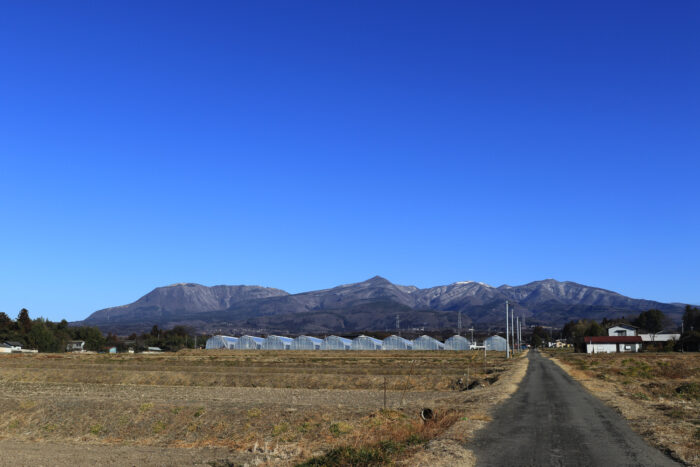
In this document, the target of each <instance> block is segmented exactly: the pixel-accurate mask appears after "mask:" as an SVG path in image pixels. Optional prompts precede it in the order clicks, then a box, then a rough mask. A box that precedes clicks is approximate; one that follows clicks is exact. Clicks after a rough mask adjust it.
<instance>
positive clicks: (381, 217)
mask: <svg viewBox="0 0 700 467" xmlns="http://www.w3.org/2000/svg"><path fill="white" fill-rule="evenodd" d="M699 31H700V2H697V1H695V0H692V1H674V2H659V1H653V2H645V1H619V2H609V1H600V2H591V1H586V2H577V3H574V2H562V1H551V2H537V1H533V2H523V1H513V2H498V1H497V2H466V1H458V2H405V1H398V2H378V1H375V0H372V1H366V2H344V3H341V2H322V1H316V2H311V1H300V2H288V1H284V2H272V1H265V2H227V1H219V2H211V1H209V2H207V1H196V2H195V1H190V2H174V1H167V2H143V1H131V2H129V1H119V2H107V1H102V2H85V1H79V2H69V1H55V2H44V1H21V0H16V1H7V2H3V5H2V14H1V15H0V162H1V165H0V311H4V312H6V313H8V314H9V315H10V316H12V317H15V316H17V313H18V311H19V309H20V308H21V307H26V308H28V309H29V311H30V315H31V316H45V317H48V318H50V319H54V320H58V319H61V318H64V317H65V318H67V319H69V320H76V319H82V318H84V317H86V316H87V315H88V314H89V313H91V312H92V311H95V310H97V309H100V308H105V307H108V306H114V305H121V304H125V303H129V302H131V301H134V300H136V299H137V298H139V297H140V296H141V295H143V294H145V293H147V292H149V291H150V290H151V289H153V288H155V287H157V286H161V285H167V284H170V283H174V282H198V283H202V284H205V285H216V284H260V285H266V286H273V287H279V288H283V289H285V290H288V291H290V292H299V291H304V290H310V289H318V288H325V287H330V286H334V285H337V284H340V283H348V282H355V281H361V280H364V279H367V278H369V277H371V276H373V275H375V274H379V275H382V276H385V277H387V278H388V279H390V280H392V281H393V282H396V283H401V284H415V285H417V286H420V287H427V286H432V285H438V284H445V283H451V282H454V281H458V280H477V281H483V282H487V283H490V284H493V285H501V284H504V283H507V284H511V285H514V284H522V283H526V282H530V281H533V280H539V279H544V278H549V277H552V278H556V279H559V280H572V281H577V282H581V283H584V284H589V285H595V286H600V287H604V288H608V289H612V290H615V291H618V292H621V293H624V294H626V295H630V296H633V297H643V298H649V299H656V300H662V301H678V302H692V303H700V268H699V267H698V265H699V264H700V215H699V214H700V186H699V183H700V176H699V175H700V32H699Z"/></svg>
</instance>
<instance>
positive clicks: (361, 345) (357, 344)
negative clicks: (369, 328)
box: [350, 335, 382, 350]
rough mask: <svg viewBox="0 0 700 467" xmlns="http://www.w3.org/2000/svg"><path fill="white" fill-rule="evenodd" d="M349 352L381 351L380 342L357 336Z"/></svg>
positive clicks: (372, 338)
mask: <svg viewBox="0 0 700 467" xmlns="http://www.w3.org/2000/svg"><path fill="white" fill-rule="evenodd" d="M350 349H351V350H382V341H380V340H379V339H375V338H374V337H369V336H364V335H363V336H358V337H356V338H354V339H353V340H352V346H351V347H350Z"/></svg>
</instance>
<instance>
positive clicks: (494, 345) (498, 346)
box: [484, 336, 508, 352]
mask: <svg viewBox="0 0 700 467" xmlns="http://www.w3.org/2000/svg"><path fill="white" fill-rule="evenodd" d="M507 345H508V344H507V341H506V339H505V338H503V337H501V336H491V337H487V338H486V339H484V347H486V350H497V351H499V352H505V351H506V346H507Z"/></svg>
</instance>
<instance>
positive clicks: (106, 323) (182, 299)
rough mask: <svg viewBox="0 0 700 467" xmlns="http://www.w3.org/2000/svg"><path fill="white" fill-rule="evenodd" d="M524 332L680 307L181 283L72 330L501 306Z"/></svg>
mask: <svg viewBox="0 0 700 467" xmlns="http://www.w3.org/2000/svg"><path fill="white" fill-rule="evenodd" d="M506 300H508V301H509V302H510V303H511V304H512V305H513V306H514V307H515V311H516V315H519V316H522V317H523V319H524V320H525V323H526V325H534V324H542V325H550V326H562V325H563V324H565V323H566V322H568V321H570V320H575V319H583V318H591V319H597V320H600V319H602V318H605V317H607V318H616V317H620V316H636V315H637V314H638V313H639V312H641V311H645V310H648V309H651V308H657V309H660V310H662V311H663V312H665V313H666V314H667V315H668V316H669V317H670V318H671V319H672V320H674V321H676V322H678V321H680V317H681V315H682V313H683V305H681V304H678V303H660V302H655V301H651V300H642V299H634V298H629V297H625V296H623V295H621V294H619V293H616V292H612V291H609V290H605V289H600V288H597V287H589V286H585V285H581V284H577V283H575V282H559V281H557V280H554V279H546V280H542V281H536V282H531V283H529V284H525V285H520V286H509V285H502V286H500V287H492V286H490V285H488V284H484V283H481V282H472V281H465V282H455V283H453V284H450V285H443V286H437V287H430V288H426V289H420V288H418V287H415V286H404V285H397V284H392V283H391V282H390V281H388V280H387V279H384V278H383V277H379V276H376V277H373V278H371V279H369V280H366V281H364V282H358V283H353V284H346V285H340V286H338V287H334V288H331V289H324V290H316V291H311V292H303V293H297V294H290V293H287V292H285V291H284V290H280V289H274V288H268V287H260V286H248V285H233V286H227V285H217V286H214V287H207V286H203V285H199V284H192V283H182V284H174V285H170V286H166V287H158V288H156V289H154V290H153V291H151V292H149V293H148V294H146V295H144V296H143V297H141V298H139V299H138V300H136V301H135V302H133V303H130V304H128V305H122V306H117V307H112V308H105V309H103V310H99V311H96V312H94V313H92V314H91V315H90V316H89V317H88V318H86V319H85V320H84V321H79V322H74V323H72V324H73V325H89V326H97V327H99V328H100V329H102V330H103V331H104V332H108V331H109V332H114V333H118V334H122V335H124V334H128V333H131V332H142V331H146V330H149V329H151V327H152V326H153V325H157V326H159V327H160V328H162V329H163V328H165V329H167V328H169V327H172V326H176V325H184V326H189V327H192V328H194V329H196V330H197V331H200V332H210V333H215V332H216V333H231V334H236V333H245V332H259V333H260V332H276V333H309V334H322V333H328V332H337V333H343V332H344V333H351V332H358V331H363V330H373V331H384V330H394V329H395V328H396V321H397V317H398V320H399V326H400V328H402V329H425V330H439V329H449V328H456V327H457V323H458V319H459V318H458V316H459V315H461V321H462V326H463V328H468V327H471V326H474V327H476V328H478V329H486V328H488V329H498V328H500V327H503V320H504V317H505V301H506Z"/></svg>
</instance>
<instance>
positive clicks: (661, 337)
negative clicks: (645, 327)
mask: <svg viewBox="0 0 700 467" xmlns="http://www.w3.org/2000/svg"><path fill="white" fill-rule="evenodd" d="M639 337H641V338H642V341H643V342H645V343H646V342H668V341H677V340H680V338H681V335H680V334H678V333H671V332H659V333H656V334H640V335H639Z"/></svg>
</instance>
